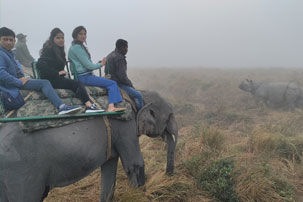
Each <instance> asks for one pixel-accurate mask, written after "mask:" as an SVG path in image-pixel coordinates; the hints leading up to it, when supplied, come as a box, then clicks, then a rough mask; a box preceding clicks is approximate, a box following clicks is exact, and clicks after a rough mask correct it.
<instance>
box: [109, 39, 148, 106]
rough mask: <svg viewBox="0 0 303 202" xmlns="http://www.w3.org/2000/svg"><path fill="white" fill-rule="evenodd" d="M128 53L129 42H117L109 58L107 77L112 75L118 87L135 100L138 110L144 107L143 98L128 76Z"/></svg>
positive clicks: (121, 40) (120, 40) (122, 40)
mask: <svg viewBox="0 0 303 202" xmlns="http://www.w3.org/2000/svg"><path fill="white" fill-rule="evenodd" d="M127 51H128V42H127V41H126V40H124V39H118V40H117V41H116V49H115V50H114V51H113V52H111V53H110V54H109V55H108V56H107V63H106V67H105V69H104V71H105V75H110V77H111V79H112V80H114V81H116V82H117V84H118V86H119V87H120V88H122V89H123V90H125V91H126V93H127V94H128V95H129V96H130V97H131V98H132V99H134V100H135V102H136V105H137V109H138V110H140V109H141V108H142V107H143V98H142V95H141V93H140V92H139V91H137V90H136V89H135V88H134V86H133V84H132V82H131V80H130V79H129V78H128V76H127V62H126V56H125V55H126V53H127Z"/></svg>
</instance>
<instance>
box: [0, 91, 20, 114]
mask: <svg viewBox="0 0 303 202" xmlns="http://www.w3.org/2000/svg"><path fill="white" fill-rule="evenodd" d="M0 99H1V102H2V106H3V107H4V109H5V111H11V110H14V109H19V108H20V107H22V106H23V105H24V104H25V101H24V99H23V96H22V94H21V93H20V91H19V92H18V96H17V97H16V98H14V97H13V96H11V95H10V94H9V93H8V92H4V91H0Z"/></svg>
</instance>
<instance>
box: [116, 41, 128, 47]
mask: <svg viewBox="0 0 303 202" xmlns="http://www.w3.org/2000/svg"><path fill="white" fill-rule="evenodd" d="M127 46H128V42H127V41H126V40H124V39H118V40H117V41H116V48H117V49H120V48H124V47H127Z"/></svg>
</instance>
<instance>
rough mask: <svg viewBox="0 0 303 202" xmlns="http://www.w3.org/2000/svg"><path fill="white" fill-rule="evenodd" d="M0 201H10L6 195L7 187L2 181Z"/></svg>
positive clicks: (0, 184)
mask: <svg viewBox="0 0 303 202" xmlns="http://www.w3.org/2000/svg"><path fill="white" fill-rule="evenodd" d="M0 202H9V201H8V198H7V196H6V189H5V186H4V184H3V183H1V182H0Z"/></svg>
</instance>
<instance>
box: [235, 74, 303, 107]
mask: <svg viewBox="0 0 303 202" xmlns="http://www.w3.org/2000/svg"><path fill="white" fill-rule="evenodd" d="M239 88H240V89H241V90H244V91H247V92H250V93H251V94H252V95H254V96H256V97H257V98H258V99H260V100H262V101H263V102H264V103H265V104H266V105H267V106H270V107H288V108H289V109H294V108H295V107H302V106H303V105H302V91H301V88H300V87H298V86H297V85H296V84H295V83H292V82H255V81H252V80H248V79H246V80H245V81H242V82H241V84H240V85H239Z"/></svg>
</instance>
